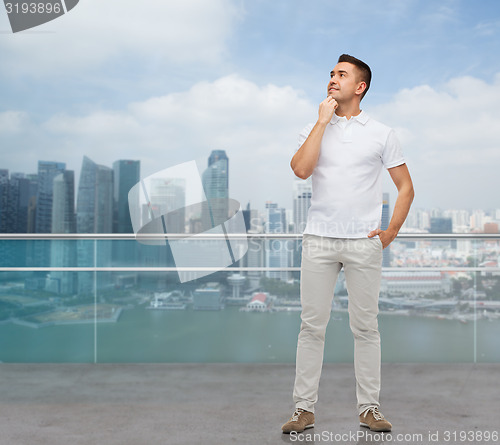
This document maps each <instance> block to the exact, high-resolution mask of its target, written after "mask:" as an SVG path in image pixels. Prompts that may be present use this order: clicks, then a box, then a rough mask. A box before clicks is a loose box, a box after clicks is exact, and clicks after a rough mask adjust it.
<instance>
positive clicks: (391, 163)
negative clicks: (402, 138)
mask: <svg viewBox="0 0 500 445" xmlns="http://www.w3.org/2000/svg"><path fill="white" fill-rule="evenodd" d="M382 163H383V164H384V167H385V168H393V167H397V166H398V165H402V164H404V163H405V158H404V157H403V151H402V149H401V144H400V143H399V139H398V138H397V136H396V133H395V132H394V130H392V129H391V131H390V132H389V135H388V136H387V141H386V143H385V147H384V151H383V152H382Z"/></svg>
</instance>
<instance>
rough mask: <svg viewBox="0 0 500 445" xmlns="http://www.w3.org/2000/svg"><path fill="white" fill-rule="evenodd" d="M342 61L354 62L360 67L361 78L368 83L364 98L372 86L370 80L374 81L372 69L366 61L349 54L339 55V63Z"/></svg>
mask: <svg viewBox="0 0 500 445" xmlns="http://www.w3.org/2000/svg"><path fill="white" fill-rule="evenodd" d="M340 62H347V63H352V64H353V65H355V66H356V67H357V68H358V71H359V73H360V80H362V81H363V82H365V83H366V89H365V91H363V94H362V95H361V99H363V97H365V94H366V93H367V92H368V88H370V82H371V81H372V70H371V69H370V67H369V66H368V65H367V64H366V63H365V62H363V61H362V60H359V59H356V57H353V56H350V55H349V54H342V55H341V56H340V57H339V61H338V62H337V63H340Z"/></svg>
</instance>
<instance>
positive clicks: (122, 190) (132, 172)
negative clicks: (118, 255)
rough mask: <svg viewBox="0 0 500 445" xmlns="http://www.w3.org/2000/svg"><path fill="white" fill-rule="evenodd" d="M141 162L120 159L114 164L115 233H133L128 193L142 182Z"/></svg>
mask: <svg viewBox="0 0 500 445" xmlns="http://www.w3.org/2000/svg"><path fill="white" fill-rule="evenodd" d="M140 170H141V161H130V160H125V159H120V160H118V161H115V162H113V173H114V178H113V179H114V191H113V200H114V221H113V232H115V233H133V232H134V231H133V229H132V221H131V220H130V212H129V208H128V192H129V191H130V189H131V188H132V187H133V186H134V185H135V184H137V183H138V182H139V180H140Z"/></svg>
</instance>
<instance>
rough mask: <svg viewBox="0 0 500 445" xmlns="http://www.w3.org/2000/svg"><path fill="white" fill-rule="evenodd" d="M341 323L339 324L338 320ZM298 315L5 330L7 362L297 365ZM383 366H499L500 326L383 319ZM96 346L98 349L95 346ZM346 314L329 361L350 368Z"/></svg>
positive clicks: (143, 314) (183, 314)
mask: <svg viewBox="0 0 500 445" xmlns="http://www.w3.org/2000/svg"><path fill="white" fill-rule="evenodd" d="M339 317H340V319H337V318H339ZM299 325H300V313H299V312H277V313H248V312H239V311H238V309H237V308H232V307H230V308H226V310H224V311H214V312H204V311H192V310H185V311H162V310H158V311H154V310H147V309H145V308H144V307H142V306H138V307H135V308H133V309H128V310H124V311H123V313H122V315H121V317H120V319H119V321H118V322H117V323H98V324H97V326H96V329H95V330H94V325H93V324H75V325H61V326H49V327H44V328H39V329H33V328H29V327H24V326H17V325H14V324H11V323H4V324H0V360H1V361H3V362H56V363H58V362H71V363H82V362H89V363H93V362H94V360H95V359H97V362H107V363H120V362H136V363H140V362H148V363H154V362H178V363H182V362H238V363H247V362H258V363H294V361H295V351H296V345H297V335H298V332H299ZM379 326H380V333H381V337H382V360H383V361H384V362H443V363H450V362H473V361H474V356H475V354H476V357H477V361H478V362H500V347H499V346H498V342H497V339H498V338H499V335H500V321H498V320H497V321H491V322H490V321H486V320H478V321H477V326H476V330H477V333H476V335H477V346H476V350H474V347H475V345H474V335H475V334H474V330H475V329H474V322H473V321H471V322H468V323H466V324H463V323H460V322H459V321H457V320H440V319H436V318H424V317H407V316H403V315H394V314H380V315H379ZM94 345H97V348H96V349H95V348H94ZM352 360H353V340H352V334H351V332H350V329H349V325H348V316H347V314H346V313H335V314H334V315H333V317H332V319H331V320H330V324H329V326H328V329H327V337H326V343H325V361H326V362H352Z"/></svg>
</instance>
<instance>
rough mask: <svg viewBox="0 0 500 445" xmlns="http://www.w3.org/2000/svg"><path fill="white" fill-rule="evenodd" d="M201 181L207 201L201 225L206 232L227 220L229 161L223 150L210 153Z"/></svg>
mask: <svg viewBox="0 0 500 445" xmlns="http://www.w3.org/2000/svg"><path fill="white" fill-rule="evenodd" d="M202 179H203V189H204V191H205V196H206V198H207V200H208V209H206V210H205V211H204V212H203V214H202V224H203V228H204V230H207V229H209V228H212V227H215V226H218V225H219V224H222V223H223V222H225V221H226V220H227V219H228V212H229V206H228V198H229V159H228V157H227V155H226V152H225V151H224V150H213V151H212V153H211V154H210V156H209V158H208V167H207V169H206V170H205V171H204V172H203V178H202Z"/></svg>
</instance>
